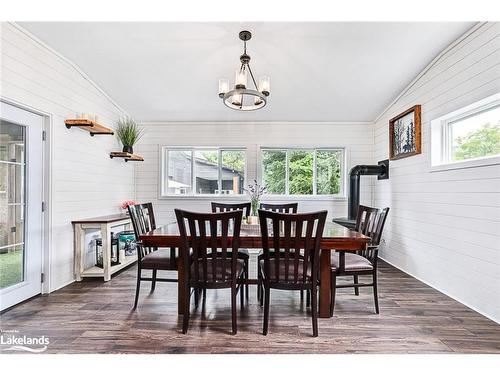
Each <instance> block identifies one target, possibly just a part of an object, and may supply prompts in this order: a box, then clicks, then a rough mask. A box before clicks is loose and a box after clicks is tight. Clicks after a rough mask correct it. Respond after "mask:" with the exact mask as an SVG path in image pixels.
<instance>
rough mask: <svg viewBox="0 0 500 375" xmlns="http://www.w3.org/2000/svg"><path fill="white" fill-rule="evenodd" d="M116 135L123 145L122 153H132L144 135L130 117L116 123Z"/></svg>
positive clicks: (142, 130)
mask: <svg viewBox="0 0 500 375" xmlns="http://www.w3.org/2000/svg"><path fill="white" fill-rule="evenodd" d="M116 135H117V136H118V139H120V142H121V143H122V145H123V149H122V151H123V152H128V153H130V154H133V153H134V148H133V146H134V145H135V144H136V143H137V141H139V139H141V137H142V136H143V135H144V129H143V128H141V127H140V126H139V125H137V123H136V122H135V121H134V120H133V119H132V118H130V117H125V118H122V119H120V120H119V121H118V126H117V128H116Z"/></svg>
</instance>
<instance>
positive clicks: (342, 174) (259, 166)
mask: <svg viewBox="0 0 500 375" xmlns="http://www.w3.org/2000/svg"><path fill="white" fill-rule="evenodd" d="M267 150H268V151H285V152H286V163H285V165H286V171H285V179H286V181H285V194H264V195H263V199H264V200H267V199H269V200H280V199H282V200H288V199H302V200H332V199H334V200H335V199H341V200H342V199H346V184H347V178H346V172H347V149H346V147H339V146H337V147H335V146H330V147H308V146H282V147H279V146H270V147H269V146H260V147H259V149H258V158H257V169H258V180H259V183H263V179H264V169H263V165H262V152H263V151H267ZM293 150H300V151H312V152H313V153H314V154H313V194H289V183H290V158H289V151H293ZM317 151H340V153H341V160H340V171H341V172H340V180H341V181H340V192H339V193H338V194H317V182H318V181H317V175H316V174H317V171H316V169H317V168H316V167H317V160H316V152H317Z"/></svg>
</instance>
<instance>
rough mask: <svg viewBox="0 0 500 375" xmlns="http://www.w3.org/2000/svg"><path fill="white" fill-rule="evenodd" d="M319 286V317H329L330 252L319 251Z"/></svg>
mask: <svg viewBox="0 0 500 375" xmlns="http://www.w3.org/2000/svg"><path fill="white" fill-rule="evenodd" d="M319 267H320V284H319V317H320V318H329V317H330V296H331V294H330V287H331V284H330V279H331V271H332V264H331V259H330V250H321V255H320V259H319Z"/></svg>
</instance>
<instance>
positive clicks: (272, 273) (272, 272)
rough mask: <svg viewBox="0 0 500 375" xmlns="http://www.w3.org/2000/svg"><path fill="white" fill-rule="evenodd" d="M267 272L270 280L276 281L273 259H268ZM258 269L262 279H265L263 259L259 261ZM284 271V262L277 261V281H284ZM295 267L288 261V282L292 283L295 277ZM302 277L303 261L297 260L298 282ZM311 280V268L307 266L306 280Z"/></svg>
mask: <svg viewBox="0 0 500 375" xmlns="http://www.w3.org/2000/svg"><path fill="white" fill-rule="evenodd" d="M269 266H270V267H269V268H270V270H269V272H270V275H269V276H270V277H269V278H270V279H274V280H275V279H276V260H275V259H269ZM259 267H260V269H261V272H262V275H263V277H264V278H266V272H265V268H264V259H261V260H259ZM285 271H286V265H285V262H284V260H280V261H279V280H283V281H285ZM294 272H295V266H294V263H293V261H292V260H290V263H289V264H288V280H289V281H290V282H293V280H294V277H295V274H294ZM303 277H304V261H303V260H301V259H299V267H298V280H297V281H298V282H301V281H302V280H303ZM310 279H311V267H310V264H309V267H308V269H307V271H306V280H310Z"/></svg>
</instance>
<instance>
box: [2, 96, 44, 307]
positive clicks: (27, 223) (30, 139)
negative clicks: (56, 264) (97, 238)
mask: <svg viewBox="0 0 500 375" xmlns="http://www.w3.org/2000/svg"><path fill="white" fill-rule="evenodd" d="M0 105H1V112H0V310H4V309H6V308H8V307H10V306H12V305H14V304H16V303H19V302H22V301H24V300H25V299H27V298H30V297H32V296H34V295H36V294H39V293H40V292H41V286H42V281H41V272H42V229H43V227H42V222H43V221H42V219H43V217H42V200H43V164H42V159H43V154H42V127H43V118H42V117H41V116H39V115H36V114H34V113H31V112H28V111H25V110H22V109H20V108H17V107H14V106H11V105H9V104H6V103H0Z"/></svg>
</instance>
